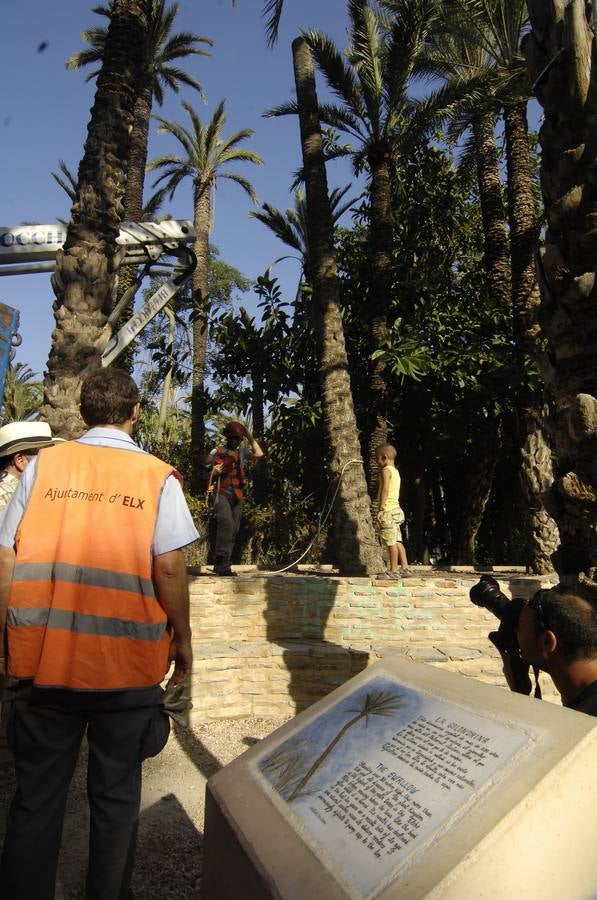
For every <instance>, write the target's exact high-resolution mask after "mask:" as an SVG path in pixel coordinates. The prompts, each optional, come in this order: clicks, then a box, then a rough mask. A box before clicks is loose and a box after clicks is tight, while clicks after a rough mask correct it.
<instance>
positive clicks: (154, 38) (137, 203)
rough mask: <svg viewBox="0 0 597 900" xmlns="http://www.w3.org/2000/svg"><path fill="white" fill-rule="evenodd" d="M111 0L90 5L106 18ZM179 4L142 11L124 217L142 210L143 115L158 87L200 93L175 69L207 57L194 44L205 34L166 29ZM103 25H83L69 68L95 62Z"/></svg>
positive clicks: (161, 2)
mask: <svg viewBox="0 0 597 900" xmlns="http://www.w3.org/2000/svg"><path fill="white" fill-rule="evenodd" d="M112 8H113V0H111V2H110V3H109V5H108V6H96V7H95V9H94V10H93V11H94V12H95V13H97V14H98V15H100V16H105V17H106V18H107V19H109V18H110V15H111V12H112ZM179 9H180V7H179V4H178V3H173V4H172V6H170V7H169V8H167V9H166V0H150V2H149V10H148V16H147V42H146V45H145V55H144V61H143V77H142V83H141V88H140V91H139V96H138V97H137V102H136V104H135V121H134V126H133V132H132V134H131V149H130V156H129V167H128V174H127V182H126V191H125V197H124V214H125V217H126V219H127V220H129V221H131V222H138V221H140V219H141V215H142V210H143V185H144V181H145V166H146V163H147V142H148V137H149V120H150V118H151V111H152V107H153V102H154V101H155V102H156V103H157V104H158V106H162V104H163V102H164V91H165V89H166V88H169V89H170V90H171V91H174V92H175V93H178V91H179V90H180V87H181V85H186V86H187V87H191V88H193V89H194V90H196V91H198V92H199V94H200V95H201V96H203V89H202V87H201V85H200V84H199V82H198V81H197V80H196V79H195V78H193V76H192V75H189V73H188V72H185V71H184V70H183V69H181V68H179V66H178V65H177V62H178V60H181V59H188V58H189V57H191V56H207V55H208V51H206V50H204V49H203V48H202V47H201V46H199V45H200V44H207V45H209V46H211V45H212V44H213V41H212V40H211V38H206V37H199V35H196V34H192V33H191V32H188V31H182V32H178V33H176V34H172V29H173V27H174V23H175V20H176V17H177V15H178V12H179ZM106 34H107V29H106V28H103V27H99V26H98V27H96V28H89V29H87V30H86V31H83V32H82V34H81V37H82V39H83V40H84V41H86V42H87V43H88V44H89V47H88V48H87V49H85V50H79V51H78V52H77V53H73V54H72V56H69V58H68V59H67V61H66V66H67V68H69V69H82V68H85V67H86V66H90V65H93V66H96V65H97V64H98V63H99V64H101V62H102V60H103V55H104V48H105V45H106ZM98 72H99V69H97V68H95V69H94V70H93V71H92V72H90V73H89V75H88V76H87V79H86V80H87V81H90V80H91V79H92V78H96V77H97V75H98Z"/></svg>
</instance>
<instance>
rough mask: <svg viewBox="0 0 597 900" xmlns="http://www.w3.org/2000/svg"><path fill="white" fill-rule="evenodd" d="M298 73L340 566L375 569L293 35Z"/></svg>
mask: <svg viewBox="0 0 597 900" xmlns="http://www.w3.org/2000/svg"><path fill="white" fill-rule="evenodd" d="M292 54H293V63H294V77H295V83H296V93H297V103H298V108H299V121H300V132H301V145H302V150H303V166H304V172H305V187H306V198H307V224H308V234H309V247H310V248H311V253H312V271H313V312H314V321H315V333H316V341H317V356H318V366H319V378H320V384H321V395H322V406H323V418H324V424H325V431H326V440H327V443H328V447H329V455H330V459H329V473H330V477H331V478H333V479H340V483H339V489H338V494H337V496H336V501H335V505H334V510H333V529H334V543H335V547H336V554H337V559H338V565H339V568H340V572H341V573H342V574H344V575H365V574H375V573H378V572H380V571H382V569H383V562H382V558H381V551H380V547H379V544H378V542H377V540H376V537H375V533H374V530H373V523H372V520H371V509H370V503H369V494H368V492H367V483H366V480H365V472H364V468H363V461H362V458H361V454H360V447H359V438H358V433H357V427H356V419H355V415H354V408H353V401H352V394H351V389H350V376H349V372H348V360H347V356H346V346H345V343H344V331H343V326H342V316H341V313H340V308H339V305H338V276H337V271H336V261H335V257H334V243H333V223H332V214H331V210H330V203H329V196H328V186H327V177H326V171H325V163H324V157H323V141H322V137H321V126H320V122H319V107H318V103H317V93H316V89H315V71H314V66H313V58H312V55H311V51H310V50H309V47H308V44H307V42H306V41H305V40H304V39H303V38H297V39H296V40H294V41H293V42H292Z"/></svg>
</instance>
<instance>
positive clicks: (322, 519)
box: [267, 459, 363, 575]
mask: <svg viewBox="0 0 597 900" xmlns="http://www.w3.org/2000/svg"><path fill="white" fill-rule="evenodd" d="M353 463H360V464H361V465H362V464H363V461H362V460H361V459H349V460H348V462H346V463H344V465H343V466H342V470H341V472H340V474H339V475H338V483H337V484H336V490H335V491H334V496H333V497H332V499H331V502H330V505H329V507H328V510H327V512H326V513H325V516H324V512H325V505H326V503H327V498H328V494H329V492H330V486H331V484H332V482H330V484H328V488H327V491H326V492H325V497H324V500H323V506H322V508H321V512H320V513H319V522H318V524H317V531H316V532H315V537H314V538H313V540H312V541H311V543H310V544H309V546H308V547H307V549H306V550H305V551H304V552H303V553H301V555H300V556H299V558H298V559H295V560H294V561H293V562H291V563H290V564H289V565H287V566H284V568H283V569H276V571H275V572H268V573H267V574H268V575H281V574H282V572H286V571H287V570H288V569H292V567H293V566H296V565H298V563H300V561H301V559H304V557H305V556H306V555H307V553H308V552H309V550H310V549H311V547H312V546H313V544H314V543H315V541H316V540H317V538H318V537H319V535H320V534H321V530H322V528H323V526H324V525H325V523H326V522H327V520H328V519H329V517H330V514H331V512H332V509H333V506H334V503H335V502H336V497H337V496H338V491H339V490H340V484H341V483H342V477H343V475H344V472H345V471H346V469H347V468H348V466H351V465H352V464H353Z"/></svg>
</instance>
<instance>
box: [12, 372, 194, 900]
mask: <svg viewBox="0 0 597 900" xmlns="http://www.w3.org/2000/svg"><path fill="white" fill-rule="evenodd" d="M81 415H82V417H83V419H84V421H85V423H86V424H87V426H88V427H89V430H88V431H87V432H86V433H85V434H84V435H83V436H82V437H81V438H79V439H78V440H75V441H65V442H63V443H61V444H57V445H56V446H54V447H49V448H44V449H43V450H41V451H40V452H39V453H38V455H37V457H36V458H35V459H34V460H32V462H30V464H29V465H28V467H27V468H26V469H25V471H24V472H23V476H22V478H21V480H20V481H19V485H18V487H17V489H16V492H15V494H14V496H13V499H12V501H11V503H10V505H9V507H7V510H6V513H5V516H4V519H3V520H2V523H1V525H0V638H4V640H3V641H2V643H0V667H1V668H0V671H5V672H6V673H7V675H8V677H9V678H10V679H11V680H12V683H13V685H14V701H13V702H12V709H11V712H10V718H9V728H8V733H9V743H10V746H11V749H12V751H13V754H14V757H15V772H16V780H17V792H16V794H15V797H14V799H13V802H12V805H11V807H10V811H9V815H8V825H7V831H6V837H5V841H4V848H3V853H2V859H1V861H0V896H2V897H6V898H7V900H8V898H10V900H48V898H50V897H53V896H54V889H55V879H56V868H57V862H58V853H59V850H60V843H61V836H62V823H63V818H64V810H65V804H66V797H67V792H68V787H69V783H70V780H71V777H72V774H73V771H74V768H75V764H76V761H77V756H78V753H79V748H80V746H81V742H82V739H83V736H84V735H85V734H86V736H87V743H88V751H89V758H88V778H87V785H88V797H89V806H90V842H89V866H88V874H87V887H86V895H87V897H88V898H95V900H100V898H101V900H124V898H127V897H129V895H130V882H131V877H132V870H133V862H134V852H135V841H136V832H137V822H138V817H139V805H140V796H141V761H142V760H143V759H144V758H146V757H147V756H153V755H155V754H156V753H159V751H160V750H161V749H162V748H163V746H164V745H165V743H166V740H167V737H168V732H169V724H168V719H167V717H166V714H165V712H164V709H163V704H162V699H163V690H162V688H161V687H160V683H161V682H162V680H163V679H164V677H165V676H166V674H167V671H168V668H169V664H170V663H169V659H174V672H173V675H172V678H171V681H172V683H174V684H178V683H180V682H182V681H183V680H184V679H186V678H187V677H188V676H189V675H190V673H191V667H192V649H191V628H190V624H189V594H188V584H187V572H186V565H185V560H184V557H183V553H182V549H181V548H182V547H184V546H185V545H186V544H188V543H190V542H191V541H193V540H195V539H196V538H197V537H198V534H197V531H196V529H195V526H194V524H193V521H192V519H191V516H190V513H189V510H188V508H187V505H186V501H185V499H184V496H183V493H182V490H181V487H180V481H179V476H178V473H177V472H176V471H175V470H174V469H173V468H172V466H170V465H168V464H167V463H165V462H162V461H161V460H159V459H156V458H155V457H153V456H151V455H150V454H148V453H145V452H143V451H142V450H141V449H140V448H139V447H137V445H136V444H135V443H134V442H133V439H132V437H131V435H132V431H133V427H134V425H135V422H136V421H137V418H138V416H139V393H138V390H137V386H136V385H135V382H134V381H133V380H132V379H131V378H130V377H129V376H128V375H127V374H126V373H125V372H123V371H121V370H118V369H101V370H99V371H97V372H94V373H93V374H91V375H90V376H88V377H87V378H86V379H85V381H84V382H83V385H82V389H81ZM4 646H6V655H5V654H4V653H3V651H2V647H4Z"/></svg>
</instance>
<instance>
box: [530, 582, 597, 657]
mask: <svg viewBox="0 0 597 900" xmlns="http://www.w3.org/2000/svg"><path fill="white" fill-rule="evenodd" d="M537 595H538V596H539V600H540V603H541V609H542V610H543V614H544V619H545V621H544V623H543V624H544V625H546V626H547V628H548V629H549V630H550V631H553V633H554V634H555V636H556V638H557V641H558V647H559V648H560V650H561V651H562V654H563V656H564V657H565V658H566V659H567V660H568V661H569V662H575V661H576V660H580V659H593V658H596V657H597V609H595V606H594V605H593V604H592V603H591V602H590V601H589V600H586V599H585V598H584V597H579V596H578V595H577V594H567V593H565V592H563V591H561V590H558V589H557V588H552V589H551V590H541V591H537ZM537 595H535V596H537Z"/></svg>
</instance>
